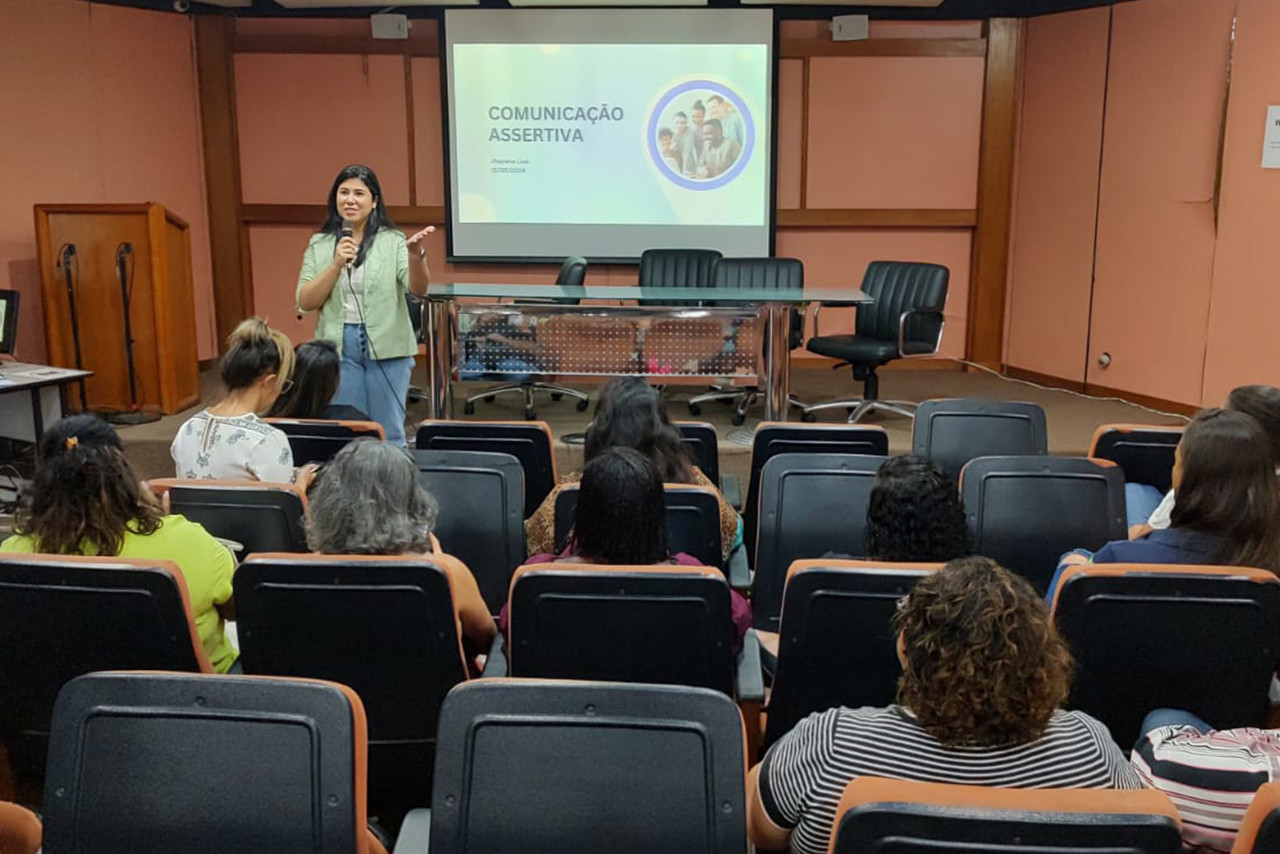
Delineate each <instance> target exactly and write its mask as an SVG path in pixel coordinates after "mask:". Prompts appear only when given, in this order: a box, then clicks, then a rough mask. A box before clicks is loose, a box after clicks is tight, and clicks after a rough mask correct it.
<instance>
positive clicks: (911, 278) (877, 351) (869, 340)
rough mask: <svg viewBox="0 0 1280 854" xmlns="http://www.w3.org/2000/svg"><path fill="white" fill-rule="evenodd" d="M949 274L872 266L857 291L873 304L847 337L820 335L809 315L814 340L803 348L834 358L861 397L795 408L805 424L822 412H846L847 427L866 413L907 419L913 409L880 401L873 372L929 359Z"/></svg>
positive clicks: (860, 311) (896, 264) (903, 264)
mask: <svg viewBox="0 0 1280 854" xmlns="http://www.w3.org/2000/svg"><path fill="white" fill-rule="evenodd" d="M950 277H951V271H950V270H948V269H947V268H946V267H943V266H940V265H938V264H920V263H915V262H910V261H872V262H871V263H870V264H868V265H867V272H866V274H865V275H864V276H863V277H862V291H863V293H865V294H867V296H869V297H871V298H872V299H873V300H874V302H871V303H869V304H865V305H859V306H858V308H857V319H856V320H855V322H854V330H853V334H852V335H822V334H821V333H820V332H819V326H818V318H819V315H820V314H821V309H822V306H821V305H819V306H818V307H817V309H815V310H814V337H812V338H810V339H809V343H808V344H807V345H806V346H807V347H808V349H809V352H811V353H817V354H818V355H819V356H829V357H831V358H833V359H839V360H840V362H841V364H846V365H848V366H849V367H850V368H851V369H852V371H853V378H854V380H855V381H858V382H861V383H862V384H863V392H862V397H861V398H853V399H845V400H831V401H826V402H824V403H810V404H805V403H800V402H799V401H793V403H794V405H796V406H799V407H800V409H801V411H802V412H803V415H802V416H801V417H802V419H803V420H805V421H812V420H814V417H815V416H814V413H815V412H819V411H821V410H823V409H837V408H840V409H850V410H852V411H851V412H850V414H849V423H850V424H852V423H854V422H856V421H858V420H859V419H861V418H862V416H864V415H866V414H867V413H868V412H871V411H872V410H884V411H886V412H894V413H897V414H898V415H905V416H907V417H911V415H912V414H913V412H914V410H915V405H914V404H912V403H908V402H905V401H893V402H890V401H884V400H880V376H879V374H877V373H876V369H877V368H879V367H880V366H881V365H885V364H888V363H889V362H892V361H893V360H894V359H918V358H924V357H927V356H933V355H935V354H936V353H937V352H938V347H939V345H940V344H941V343H942V329H943V326H944V318H943V314H942V311H943V307H944V306H945V305H946V302H947V280H948V279H949V278H950Z"/></svg>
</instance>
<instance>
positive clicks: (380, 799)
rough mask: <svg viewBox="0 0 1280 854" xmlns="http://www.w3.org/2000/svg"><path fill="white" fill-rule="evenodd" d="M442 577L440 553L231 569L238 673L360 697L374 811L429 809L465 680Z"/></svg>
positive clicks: (281, 560)
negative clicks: (443, 728)
mask: <svg viewBox="0 0 1280 854" xmlns="http://www.w3.org/2000/svg"><path fill="white" fill-rule="evenodd" d="M447 567H448V568H452V570H453V571H460V570H461V571H465V567H463V566H462V565H461V563H460V562H459V561H458V560H457V559H456V558H453V557H450V556H448V555H428V556H425V557H382V556H370V555H292V554H258V555H251V556H250V557H249V558H247V559H246V560H245V562H244V563H243V564H241V565H240V568H239V569H237V570H236V574H235V595H236V614H237V628H238V630H239V638H240V660H241V661H242V662H243V664H244V671H245V673H253V674H259V675H264V676H301V677H307V678H311V679H325V680H329V681H332V682H338V683H341V684H343V685H348V686H350V687H351V688H352V689H353V690H354V691H355V692H356V693H357V694H359V695H360V699H361V700H362V701H363V703H364V707H365V710H366V712H367V713H368V718H369V803H370V804H371V806H372V807H374V808H375V809H377V810H378V811H379V812H381V811H382V809H383V808H385V809H386V810H387V811H388V812H390V813H392V814H395V813H397V812H401V813H402V812H404V811H406V810H408V809H409V808H411V807H415V806H425V805H426V804H427V803H428V802H429V800H430V793H431V776H430V773H431V762H432V759H433V756H434V751H435V732H436V718H437V715H438V713H439V710H440V704H441V703H442V702H444V697H445V695H446V694H447V693H449V689H450V688H452V687H453V686H454V685H456V684H458V683H459V682H464V681H466V679H467V678H468V676H467V674H468V668H467V659H468V657H469V656H468V655H467V652H466V651H465V650H464V649H463V642H462V639H461V636H460V634H459V632H458V631H457V628H456V625H457V620H456V617H455V611H454V603H453V596H452V594H451V592H450V587H449V578H448V575H447V574H446V568H447ZM486 651H487V650H474V651H473V654H478V653H481V652H486ZM0 854H2V852H0Z"/></svg>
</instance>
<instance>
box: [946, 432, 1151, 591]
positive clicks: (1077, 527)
mask: <svg viewBox="0 0 1280 854" xmlns="http://www.w3.org/2000/svg"><path fill="white" fill-rule="evenodd" d="M960 495H961V498H962V499H963V500H964V508H965V517H966V519H967V520H968V525H969V539H970V542H971V544H972V546H973V553H974V554H979V555H985V556H987V557H989V558H992V559H994V560H996V561H997V562H999V563H1000V564H1001V565H1003V566H1004V567H1006V568H1008V569H1010V570H1012V571H1013V572H1016V573H1018V574H1020V575H1022V576H1023V577H1025V578H1026V579H1027V580H1028V581H1030V582H1031V583H1032V584H1034V585H1035V587H1036V589H1037V590H1039V591H1040V592H1041V593H1044V592H1046V591H1047V590H1048V587H1049V581H1050V580H1051V579H1052V578H1053V573H1054V571H1055V570H1056V569H1057V567H1058V558H1059V557H1061V556H1062V554H1063V553H1064V552H1067V551H1070V550H1071V549H1075V548H1084V549H1090V550H1095V549H1098V548H1101V547H1102V546H1103V545H1104V544H1106V543H1107V542H1109V541H1111V540H1118V539H1123V538H1124V537H1125V535H1126V533H1127V528H1126V524H1125V521H1126V520H1125V510H1124V508H1125V503H1124V475H1123V474H1122V473H1121V471H1120V469H1119V468H1117V467H1116V466H1114V465H1111V464H1110V463H1105V462H1103V463H1100V462H1096V461H1094V460H1088V459H1085V458H1083V457H1047V456H1046V457H1035V456H1032V457H979V458H978V459H976V460H972V461H971V462H970V463H969V464H968V465H966V466H965V467H964V469H963V471H962V472H961V476H960Z"/></svg>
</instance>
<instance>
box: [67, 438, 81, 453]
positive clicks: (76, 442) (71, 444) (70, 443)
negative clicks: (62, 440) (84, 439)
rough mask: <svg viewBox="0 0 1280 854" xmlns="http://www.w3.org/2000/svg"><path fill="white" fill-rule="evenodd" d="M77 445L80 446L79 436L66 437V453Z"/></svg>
mask: <svg viewBox="0 0 1280 854" xmlns="http://www.w3.org/2000/svg"><path fill="white" fill-rule="evenodd" d="M79 444H80V437H79V436H68V437H67V450H68V451H69V450H71V449H72V448H74V447H75V446H77V445H79Z"/></svg>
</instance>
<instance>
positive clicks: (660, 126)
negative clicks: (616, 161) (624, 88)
mask: <svg viewBox="0 0 1280 854" xmlns="http://www.w3.org/2000/svg"><path fill="white" fill-rule="evenodd" d="M645 128H646V131H645V132H646V135H647V140H648V147H649V157H650V158H652V159H653V162H654V165H656V166H657V167H658V171H660V172H661V173H662V174H663V175H664V176H665V177H666V178H667V180H669V181H671V182H672V183H673V184H676V185H677V186H680V187H684V188H685V189H687V190H714V189H716V188H717V187H723V186H724V185H725V184H728V183H729V182H730V181H732V180H733V179H734V178H737V177H738V175H740V174H741V173H742V170H743V169H745V168H746V167H747V163H748V162H750V160H751V152H752V149H754V148H755V143H756V128H755V122H753V121H752V120H751V113H750V112H749V111H748V110H747V108H746V107H745V106H744V105H743V103H742V99H741V98H739V97H738V95H737V93H736V92H734V91H733V90H732V89H730V88H729V87H728V86H725V85H724V84H723V83H717V82H716V81H714V80H686V81H684V82H683V83H680V84H678V85H676V86H674V87H673V88H671V89H669V90H668V91H667V92H666V94H664V95H663V96H662V97H661V98H659V99H658V103H657V104H655V105H654V107H653V110H652V111H651V112H650V113H649V121H648V122H646V123H645Z"/></svg>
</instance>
